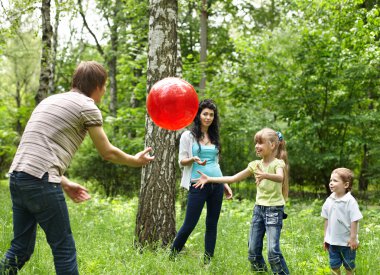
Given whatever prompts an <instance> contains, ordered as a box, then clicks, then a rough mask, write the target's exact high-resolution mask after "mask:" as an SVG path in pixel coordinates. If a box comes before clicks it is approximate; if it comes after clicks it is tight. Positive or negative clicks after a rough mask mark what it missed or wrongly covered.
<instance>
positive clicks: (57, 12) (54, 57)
mask: <svg viewBox="0 0 380 275" xmlns="http://www.w3.org/2000/svg"><path fill="white" fill-rule="evenodd" d="M61 2H62V0H55V1H54V3H55V18H54V19H55V20H54V29H53V34H52V53H51V73H50V78H49V90H48V94H49V95H51V94H54V92H55V66H56V63H57V47H58V26H59V18H60V15H61Z"/></svg>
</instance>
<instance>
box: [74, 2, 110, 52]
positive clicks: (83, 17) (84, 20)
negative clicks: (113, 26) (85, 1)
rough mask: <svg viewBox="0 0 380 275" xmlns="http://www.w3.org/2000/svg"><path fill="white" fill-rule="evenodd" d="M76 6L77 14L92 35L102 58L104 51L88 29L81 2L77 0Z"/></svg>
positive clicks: (92, 33)
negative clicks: (77, 7)
mask: <svg viewBox="0 0 380 275" xmlns="http://www.w3.org/2000/svg"><path fill="white" fill-rule="evenodd" d="M78 5H79V14H80V15H81V16H82V19H83V24H84V26H85V27H86V29H87V30H88V31H89V33H90V34H91V35H92V37H93V38H94V40H95V43H96V48H97V49H98V52H99V53H100V54H101V55H102V56H103V57H104V51H103V48H102V46H100V44H99V41H98V39H97V38H96V35H95V34H94V32H93V31H92V30H91V29H90V27H89V26H88V24H87V20H86V16H85V14H84V12H83V7H82V0H78Z"/></svg>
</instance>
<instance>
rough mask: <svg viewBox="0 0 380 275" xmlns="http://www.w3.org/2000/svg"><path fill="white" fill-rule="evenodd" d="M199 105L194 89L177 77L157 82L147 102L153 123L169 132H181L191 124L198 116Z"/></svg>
mask: <svg viewBox="0 0 380 275" xmlns="http://www.w3.org/2000/svg"><path fill="white" fill-rule="evenodd" d="M198 104H199V102H198V95H197V93H196V91H195V89H194V87H193V86H191V84H189V83H188V82H186V81H185V80H183V79H180V78H176V77H167V78H164V79H162V80H160V81H158V82H156V83H155V84H154V85H153V87H152V89H151V90H150V92H149V94H148V98H147V100H146V108H147V110H148V114H149V115H150V117H151V119H152V120H153V122H154V123H155V124H156V125H157V126H159V127H161V128H164V129H167V130H179V129H182V128H184V127H186V126H188V125H189V124H191V122H192V121H193V120H194V118H195V116H196V115H197V112H198Z"/></svg>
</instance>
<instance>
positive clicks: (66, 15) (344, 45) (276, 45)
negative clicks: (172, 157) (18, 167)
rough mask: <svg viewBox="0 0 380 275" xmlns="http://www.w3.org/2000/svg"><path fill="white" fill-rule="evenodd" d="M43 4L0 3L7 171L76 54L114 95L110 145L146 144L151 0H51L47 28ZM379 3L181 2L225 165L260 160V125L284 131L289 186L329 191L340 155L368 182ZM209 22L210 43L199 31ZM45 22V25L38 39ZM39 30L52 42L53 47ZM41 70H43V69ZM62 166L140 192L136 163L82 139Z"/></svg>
mask: <svg viewBox="0 0 380 275" xmlns="http://www.w3.org/2000/svg"><path fill="white" fill-rule="evenodd" d="M44 3H45V4H46V3H49V4H50V1H46V0H45V1H42V2H41V1H31V0H29V1H10V2H8V1H4V0H2V1H1V9H2V13H3V14H4V16H3V17H2V18H1V19H0V20H1V21H0V24H1V25H0V26H1V27H0V30H1V36H0V54H1V60H0V63H1V66H0V68H1V69H0V80H1V81H0V91H1V96H0V117H1V118H2V120H1V124H0V171H1V175H2V177H5V176H6V173H7V170H8V168H9V166H10V163H11V160H12V158H13V156H14V154H15V150H16V148H17V144H18V142H19V140H20V136H21V134H22V132H23V129H24V127H25V124H26V122H27V120H28V118H29V116H30V113H31V111H32V110H33V108H34V107H35V104H36V102H38V97H41V95H40V90H41V86H42V82H45V85H48V90H47V94H45V95H42V97H44V96H47V95H49V94H54V93H60V92H64V91H67V90H69V88H70V81H71V75H72V72H73V70H74V68H75V66H76V65H77V64H78V63H79V62H80V61H81V60H97V61H99V62H101V63H102V64H104V65H105V66H106V67H107V70H108V71H109V74H110V79H109V85H108V87H109V89H108V91H109V92H108V93H107V95H106V97H105V100H103V102H102V104H101V105H100V108H101V110H102V112H103V115H104V119H105V127H106V131H107V133H108V135H109V137H110V140H111V142H112V143H114V144H115V145H116V146H119V147H121V148H123V149H124V150H125V151H127V152H137V151H138V150H140V149H142V148H143V144H144V131H145V116H146V108H145V99H146V95H147V90H146V87H147V85H146V72H147V47H148V31H147V29H148V18H149V16H148V14H149V3H148V1H134V0H124V1H121V0H115V1H101V0H90V1H82V0H78V1H59V0H56V1H52V3H51V6H49V10H50V11H51V16H50V18H49V20H50V19H51V20H50V21H49V22H48V23H49V25H51V26H50V29H49V30H48V32H43V28H42V27H41V25H42V26H43V24H42V23H44V22H41V21H42V20H41V19H43V18H45V17H44V16H42V14H43V12H44V7H43V6H44ZM202 4H203V5H202ZM376 4H377V1H358V0H355V1H354V0H349V1H335V0H334V1H321V0H320V1H317V0H315V1H313V0H310V1H286V0H281V1H274V0H273V1H269V0H268V1H245V0H228V1H217V0H212V1H210V0H209V1H205V0H203V1H194V0H190V1H179V3H178V10H179V12H178V52H179V55H178V56H179V58H178V60H179V63H180V67H181V71H180V74H181V77H183V78H184V79H185V80H187V81H188V82H190V83H191V84H193V85H194V87H195V88H196V89H197V92H198V94H199V97H200V99H203V98H213V99H214V100H215V101H216V102H217V104H218V106H219V109H220V115H221V140H222V146H223V149H222V150H223V153H222V161H221V166H222V170H223V172H224V174H226V175H230V174H233V173H235V172H237V171H240V170H242V169H243V168H245V167H246V165H247V163H248V162H249V161H251V160H252V159H254V158H256V157H255V155H254V150H253V149H254V148H253V143H252V137H253V135H254V133H255V132H256V131H257V130H259V129H261V128H262V127H266V126H267V127H271V128H273V129H276V130H280V131H281V132H282V133H283V134H284V136H285V140H286V142H287V148H288V151H289V162H290V167H291V173H290V176H291V186H293V189H294V188H295V187H297V186H298V187H302V188H304V187H310V188H311V190H312V191H313V192H326V193H328V192H329V190H328V182H329V177H330V172H331V171H332V169H334V168H335V167H340V166H344V167H349V168H351V169H352V170H353V171H354V172H355V174H356V176H357V177H356V178H357V180H356V182H355V184H356V190H360V191H367V190H368V188H371V186H372V187H373V188H376V185H377V183H378V182H379V179H380V163H379V162H380V158H379V157H378V156H379V153H380V147H379V142H380V135H379V134H378V126H379V122H378V121H379V101H378V99H379V94H380V78H379V74H380V70H379V66H380V58H379V57H380V56H379V55H380V50H379V27H380V15H379V12H380V10H379V7H378V6H377V5H376ZM45 11H46V7H45ZM202 18H203V19H202ZM45 23H46V22H45ZM205 23H206V25H205V26H206V30H207V32H206V40H204V39H205V38H204V37H203V38H202V35H201V34H202V33H201V29H202V28H205V26H204V24H205ZM202 24H203V25H202ZM45 25H46V24H45ZM42 33H44V34H45V33H48V34H49V35H50V36H49V37H48V39H46V37H44V36H42ZM41 36H42V37H41ZM203 36H204V35H203ZM202 39H203V40H204V41H206V43H204V41H203V44H202ZM46 41H50V43H51V44H49V45H48V46H49V52H47V53H46V51H45V52H44V50H43V49H44V47H46ZM42 45H44V47H42ZM202 53H203V56H202ZM47 62H48V64H47ZM41 64H42V65H41ZM41 66H43V67H44V68H41ZM46 68H47V70H48V73H49V74H48V75H47V76H46V75H45V77H43V72H42V71H43V70H46ZM68 175H69V176H70V177H74V178H80V179H81V180H85V181H90V182H92V183H93V185H94V187H96V188H97V190H98V191H99V192H104V193H105V194H106V195H107V196H115V195H117V194H124V195H131V196H133V195H136V194H137V193H138V190H139V186H140V178H141V172H140V171H139V170H136V169H129V168H126V167H122V166H120V167H118V166H115V165H113V164H107V163H105V162H104V161H103V160H102V159H101V158H100V157H99V156H98V154H97V153H96V151H95V149H94V148H93V146H92V145H91V142H90V141H89V140H86V141H85V143H84V145H83V146H82V147H81V149H80V151H79V152H78V153H77V154H76V156H75V160H74V162H73V163H72V165H71V166H70V169H69V171H68ZM177 177H178V173H177ZM294 190H295V189H294Z"/></svg>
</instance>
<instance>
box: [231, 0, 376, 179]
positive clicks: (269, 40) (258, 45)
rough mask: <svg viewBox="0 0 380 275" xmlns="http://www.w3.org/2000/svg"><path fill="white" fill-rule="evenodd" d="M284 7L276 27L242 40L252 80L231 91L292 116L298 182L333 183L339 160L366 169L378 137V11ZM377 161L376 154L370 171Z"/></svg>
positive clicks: (289, 131)
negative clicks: (364, 158) (364, 161)
mask: <svg viewBox="0 0 380 275" xmlns="http://www.w3.org/2000/svg"><path fill="white" fill-rule="evenodd" d="M336 5H338V6H339V7H340V8H339V9H336ZM283 12H284V14H283V18H282V20H281V21H280V23H279V25H278V27H276V28H274V29H273V30H265V31H263V32H261V33H259V34H256V35H255V36H252V37H241V38H238V39H236V42H237V43H236V45H237V51H238V53H239V55H240V57H241V64H242V66H240V67H238V68H237V69H236V71H237V72H238V74H239V76H240V79H241V80H243V83H244V82H245V83H246V85H240V86H242V87H245V88H243V89H242V90H240V91H239V90H236V91H234V90H233V89H231V90H230V93H231V95H232V96H233V97H234V98H238V100H242V99H243V98H244V99H245V102H247V103H248V104H250V105H251V104H252V105H254V106H255V107H256V108H257V109H259V110H261V111H262V113H265V111H264V110H265V109H267V110H270V111H271V112H273V113H274V115H275V117H276V118H277V119H279V120H281V121H283V122H284V123H286V124H284V126H285V130H284V132H285V138H286V140H287V142H288V145H289V146H288V149H289V155H290V164H291V169H292V170H293V171H297V172H296V173H292V174H291V176H292V179H293V181H295V182H297V183H304V184H306V183H311V182H315V181H318V180H319V181H322V183H323V182H324V183H326V184H327V182H328V178H329V176H330V172H331V170H332V169H333V168H335V167H337V166H347V167H350V168H352V169H354V170H355V171H356V172H357V174H359V172H360V171H361V169H362V167H361V158H362V156H363V153H362V145H363V144H368V146H369V147H370V154H372V151H371V150H373V148H374V147H375V144H377V142H378V137H377V135H375V134H374V133H371V130H370V129H376V127H375V126H374V125H373V123H374V120H376V118H377V117H378V116H379V110H378V107H377V103H376V102H377V98H378V97H379V93H378V89H377V88H375V87H379V83H378V79H379V77H378V69H376V68H377V67H378V65H377V61H374V60H375V59H374V58H375V56H377V55H378V54H379V52H380V49H379V42H378V41H377V40H376V39H374V34H375V33H376V32H375V29H376V28H378V27H379V22H378V21H379V20H377V19H374V18H378V10H377V9H376V8H374V9H373V10H370V11H367V10H363V9H358V8H357V7H356V6H355V2H350V1H347V2H344V3H341V2H339V3H333V4H332V3H331V2H329V3H327V2H325V1H321V2H318V1H316V2H315V3H314V2H312V3H306V2H304V1H300V2H295V3H293V4H292V6H291V7H290V8H289V9H287V10H284V11H283ZM357 34H358V35H359V37H358V35H357ZM289 37H291V38H292V39H289ZM363 52H365V53H366V54H364V56H363ZM367 55H368V56H367ZM262 108H264V109H262ZM364 114H365V115H364ZM354 117H355V119H353V118H354ZM363 125H365V128H363ZM272 127H273V126H272ZM377 164H378V163H377V161H376V160H374V159H371V160H370V164H369V168H368V170H369V171H373V169H374V167H376V166H377ZM369 171H368V174H367V175H368V176H369V175H371V172H369Z"/></svg>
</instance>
